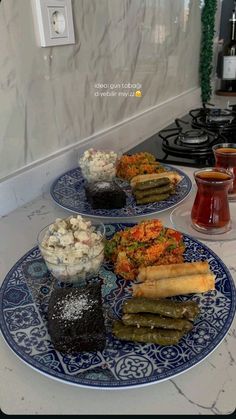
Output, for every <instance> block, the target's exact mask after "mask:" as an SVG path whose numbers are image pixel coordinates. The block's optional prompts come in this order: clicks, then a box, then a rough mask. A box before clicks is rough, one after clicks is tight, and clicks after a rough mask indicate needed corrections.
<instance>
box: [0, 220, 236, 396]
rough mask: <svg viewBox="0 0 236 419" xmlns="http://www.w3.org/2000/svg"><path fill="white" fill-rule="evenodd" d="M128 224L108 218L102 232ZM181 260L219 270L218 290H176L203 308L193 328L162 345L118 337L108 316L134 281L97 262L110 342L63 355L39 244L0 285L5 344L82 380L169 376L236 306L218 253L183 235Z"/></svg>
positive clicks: (198, 356)
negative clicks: (50, 314) (50, 316)
mask: <svg viewBox="0 0 236 419" xmlns="http://www.w3.org/2000/svg"><path fill="white" fill-rule="evenodd" d="M125 226H127V224H108V225H106V231H107V237H108V238H110V237H111V236H112V235H113V234H114V232H115V231H118V230H120V229H123V228H124V227H125ZM184 242H185V244H186V252H185V260H186V261H195V260H197V259H198V260H208V262H209V264H210V267H211V270H212V271H213V272H214V273H215V275H216V290H215V291H211V292H207V293H205V294H192V295H189V296H184V297H178V298H176V299H177V300H180V301H181V300H194V301H197V302H198V303H199V305H200V308H201V313H200V315H199V316H198V318H197V320H196V321H195V326H194V328H193V329H192V331H191V332H189V333H188V334H187V335H185V336H184V337H183V338H182V339H181V340H180V342H179V344H178V345H172V346H159V345H155V344H142V343H134V342H128V341H127V342H126V341H120V340H118V339H116V338H114V337H112V334H111V323H112V320H113V319H115V318H119V317H120V315H121V306H122V303H123V301H124V300H125V299H127V298H129V297H130V296H131V283H130V282H129V281H124V280H122V279H121V278H119V277H116V276H115V274H114V273H113V272H112V266H110V265H109V264H104V265H103V267H102V268H101V270H100V274H99V279H98V278H95V279H94V281H98V280H100V281H102V284H103V285H102V294H103V305H104V312H105V319H106V327H107V344H106V348H105V350H104V351H103V352H83V353H80V354H77V355H63V354H62V353H59V352H57V351H55V350H54V348H53V345H52V343H51V340H50V336H49V334H48V331H47V323H46V313H47V306H48V300H49V297H50V293H51V291H52V289H53V288H54V287H55V286H56V284H55V283H54V282H53V280H52V278H51V277H50V274H49V272H48V271H47V268H46V266H45V264H44V262H43V260H42V258H41V256H40V253H39V249H38V248H37V247H35V248H33V249H31V250H30V251H29V252H28V253H27V254H25V255H24V256H23V257H22V258H21V259H20V260H19V261H18V262H17V263H16V264H15V265H14V266H13V268H12V269H11V271H10V272H9V273H8V274H7V276H6V278H5V280H4V282H3V285H2V287H1V290H0V309H1V316H0V326H1V330H2V333H3V336H4V338H5V340H6V342H7V343H8V345H9V346H10V348H11V349H12V350H13V351H14V352H15V353H16V354H17V355H18V356H19V357H20V358H21V359H22V360H23V361H25V362H26V363H27V364H28V365H30V366H31V367H33V368H34V369H36V370H37V371H38V372H40V373H42V374H46V375H47V376H49V377H51V378H54V379H58V380H61V381H63V382H66V383H69V384H74V385H77V386H82V387H93V388H100V389H101V388H104V389H119V388H125V387H129V388H132V387H141V386H144V385H149V384H153V383H157V382H160V381H164V380H167V379H169V378H172V377H174V376H176V375H178V374H180V373H183V372H185V371H187V370H188V369H190V368H192V367H193V366H194V365H196V364H198V363H199V362H200V361H202V360H203V359H205V358H206V357H207V356H208V355H209V354H210V353H211V352H212V351H213V350H214V349H215V348H216V347H217V346H218V345H219V343H220V342H221V341H222V339H223V338H224V336H225V335H226V333H227V331H228V329H229V327H230V325H231V322H232V320H233V317H234V314H235V286H234V282H233V279H232V277H231V275H230V273H229V271H228V270H227V268H226V266H225V265H224V264H223V263H222V261H221V260H220V259H219V258H218V256H216V254H215V253H213V252H212V251H211V250H210V249H209V248H208V247H207V246H205V245H203V244H201V243H200V242H198V241H197V240H195V239H193V238H191V237H189V236H184Z"/></svg>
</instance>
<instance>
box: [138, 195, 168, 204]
mask: <svg viewBox="0 0 236 419" xmlns="http://www.w3.org/2000/svg"><path fill="white" fill-rule="evenodd" d="M169 196H170V193H166V194H164V193H163V194H158V195H150V196H145V197H144V198H140V199H137V198H136V203H137V204H138V205H143V204H151V203H152V202H158V201H164V199H167V198H169Z"/></svg>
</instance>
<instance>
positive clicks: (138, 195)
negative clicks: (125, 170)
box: [133, 183, 174, 199]
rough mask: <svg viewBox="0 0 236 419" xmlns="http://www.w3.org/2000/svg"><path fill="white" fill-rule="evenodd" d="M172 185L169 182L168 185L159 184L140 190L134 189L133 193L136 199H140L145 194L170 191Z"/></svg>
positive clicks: (150, 194)
mask: <svg viewBox="0 0 236 419" xmlns="http://www.w3.org/2000/svg"><path fill="white" fill-rule="evenodd" d="M173 189H174V188H173V185H171V184H170V183H169V185H165V186H161V187H159V186H158V187H157V188H150V189H145V190H142V191H139V190H137V189H136V190H134V191H133V194H134V195H135V197H136V198H137V199H142V198H144V197H146V196H153V195H160V194H164V193H170V192H172V191H173Z"/></svg>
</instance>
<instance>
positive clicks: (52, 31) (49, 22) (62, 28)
mask: <svg viewBox="0 0 236 419" xmlns="http://www.w3.org/2000/svg"><path fill="white" fill-rule="evenodd" d="M31 4H32V10H33V16H34V25H35V33H36V38H37V42H38V44H39V45H40V46H41V47H50V46H56V45H67V44H74V43H75V35H74V25H73V16H72V6H71V0H31Z"/></svg>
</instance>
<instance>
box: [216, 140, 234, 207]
mask: <svg viewBox="0 0 236 419" xmlns="http://www.w3.org/2000/svg"><path fill="white" fill-rule="evenodd" d="M212 150H213V152H214V156H215V167H217V168H224V169H227V170H228V171H230V172H231V173H232V175H233V176H234V180H233V184H232V186H231V187H230V188H229V192H228V194H229V195H228V198H229V200H230V201H233V200H236V144H235V143H221V144H217V145H215V146H213V147H212Z"/></svg>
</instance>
